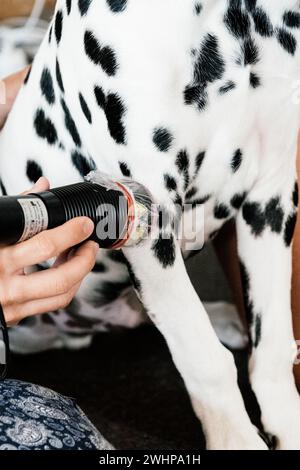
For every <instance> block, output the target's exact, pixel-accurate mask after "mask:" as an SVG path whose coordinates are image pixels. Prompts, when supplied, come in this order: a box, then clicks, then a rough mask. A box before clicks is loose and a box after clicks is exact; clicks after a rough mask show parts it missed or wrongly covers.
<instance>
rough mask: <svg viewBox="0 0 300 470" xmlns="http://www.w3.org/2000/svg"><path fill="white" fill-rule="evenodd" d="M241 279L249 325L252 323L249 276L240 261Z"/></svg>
mask: <svg viewBox="0 0 300 470" xmlns="http://www.w3.org/2000/svg"><path fill="white" fill-rule="evenodd" d="M240 272H241V281H242V286H243V294H244V304H245V310H246V317H247V323H248V325H249V327H250V326H251V325H252V323H253V303H252V301H251V300H250V277H249V274H248V271H247V269H246V266H245V265H244V264H243V263H242V262H241V261H240Z"/></svg>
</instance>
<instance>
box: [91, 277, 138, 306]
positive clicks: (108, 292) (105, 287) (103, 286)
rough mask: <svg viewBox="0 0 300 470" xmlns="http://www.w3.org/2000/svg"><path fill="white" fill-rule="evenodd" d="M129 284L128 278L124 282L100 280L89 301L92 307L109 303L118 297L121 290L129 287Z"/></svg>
mask: <svg viewBox="0 0 300 470" xmlns="http://www.w3.org/2000/svg"><path fill="white" fill-rule="evenodd" d="M130 285H131V284H130V282H129V280H128V281H124V282H110V281H102V282H101V283H100V284H99V286H97V287H96V289H95V291H94V298H93V299H92V302H91V303H92V305H93V306H94V307H101V306H103V305H107V304H110V303H111V302H113V301H114V300H116V299H118V298H119V297H120V295H121V294H122V292H124V290H125V289H127V288H128V287H130Z"/></svg>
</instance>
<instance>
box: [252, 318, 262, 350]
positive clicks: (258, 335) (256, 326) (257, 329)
mask: <svg viewBox="0 0 300 470" xmlns="http://www.w3.org/2000/svg"><path fill="white" fill-rule="evenodd" d="M260 340H261V315H256V316H255V320H254V339H253V346H254V347H255V348H257V347H258V345H259V343H260Z"/></svg>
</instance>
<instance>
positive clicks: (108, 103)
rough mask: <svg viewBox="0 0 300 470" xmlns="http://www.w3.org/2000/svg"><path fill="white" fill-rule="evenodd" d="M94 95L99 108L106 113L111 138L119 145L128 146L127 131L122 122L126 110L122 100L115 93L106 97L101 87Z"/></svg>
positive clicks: (96, 88)
mask: <svg viewBox="0 0 300 470" xmlns="http://www.w3.org/2000/svg"><path fill="white" fill-rule="evenodd" d="M94 94H95V98H96V101H97V103H98V106H99V107H100V108H101V109H103V111H104V112H105V115H106V119H107V125H108V129H109V132H110V135H111V137H112V138H113V139H114V140H115V142H116V143H117V144H126V131H125V127H124V124H123V122H122V121H123V116H124V114H125V112H126V108H125V106H124V104H123V102H122V100H121V98H120V97H119V96H118V95H117V94H115V93H110V94H109V95H108V96H107V97H106V96H105V93H104V91H103V89H102V88H101V87H99V86H96V87H95V88H94Z"/></svg>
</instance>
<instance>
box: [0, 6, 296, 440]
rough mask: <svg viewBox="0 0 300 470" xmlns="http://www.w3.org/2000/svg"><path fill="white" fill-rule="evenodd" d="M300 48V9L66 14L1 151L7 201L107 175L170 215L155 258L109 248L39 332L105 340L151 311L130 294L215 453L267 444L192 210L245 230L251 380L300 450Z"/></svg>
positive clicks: (70, 9) (139, 250)
mask: <svg viewBox="0 0 300 470" xmlns="http://www.w3.org/2000/svg"><path fill="white" fill-rule="evenodd" d="M299 48H300V2H299V0H272V1H269V0H200V1H199V0H58V2H57V7H56V11H55V15H54V18H53V21H52V23H51V25H50V28H49V31H48V34H47V36H46V37H45V39H44V41H43V44H42V46H41V48H40V50H39V52H38V54H37V56H36V58H35V60H34V64H33V66H32V69H31V72H30V73H29V74H28V76H27V78H26V80H25V83H24V86H23V89H22V91H21V93H20V95H19V97H18V99H17V101H16V104H15V107H14V109H13V111H12V113H11V115H10V116H9V119H8V121H7V124H6V127H5V129H4V130H3V132H2V134H1V137H0V154H1V159H0V176H1V188H2V193H3V194H17V193H18V192H20V191H23V189H24V187H25V188H26V187H28V184H29V183H31V182H34V181H36V180H37V178H38V177H40V176H41V175H45V176H47V177H48V178H49V179H50V181H51V184H52V186H53V187H54V186H61V185H65V184H69V183H74V182H79V181H82V178H83V177H84V176H85V175H86V174H87V173H89V171H90V170H93V169H95V168H97V169H99V170H100V171H102V172H105V173H106V174H108V175H111V177H112V178H114V179H120V178H122V177H124V176H126V177H127V178H132V179H134V180H136V181H138V182H139V183H141V184H143V185H144V186H145V187H147V188H148V190H149V191H150V193H151V194H152V196H153V199H154V201H155V202H156V203H157V204H158V205H159V206H160V207H161V208H163V210H164V211H167V212H168V214H169V215H170V217H169V222H168V223H165V224H160V225H159V224H158V225H157V227H152V236H151V237H149V239H147V240H144V242H143V243H141V244H140V245H138V246H136V247H131V248H126V249H124V250H123V251H122V252H120V251H115V252H107V253H103V251H102V252H101V253H100V256H99V261H98V263H97V264H96V266H95V269H94V271H93V272H92V273H91V274H90V275H89V276H88V277H87V279H86V280H85V281H84V283H83V285H82V287H81V290H80V292H79V294H78V296H77V298H76V299H75V300H74V301H73V302H72V304H71V305H70V307H69V308H66V309H65V310H64V311H61V312H59V313H50V314H49V315H47V316H46V317H43V320H42V319H41V320H40V321H41V322H42V323H43V325H41V324H40V326H39V327H40V328H42V326H44V327H45V325H46V326H47V327H48V328H49V337H51V334H52V333H51V332H54V331H56V330H57V329H60V331H62V332H63V334H64V335H65V341H67V340H66V338H68V339H69V340H70V344H71V342H72V341H74V343H73V346H74V347H75V346H76V345H77V346H80V345H83V344H84V342H85V341H88V337H89V336H88V335H90V333H91V331H93V332H94V331H99V330H101V329H105V328H106V327H107V326H109V325H116V324H119V325H126V326H131V327H133V326H135V325H137V324H138V323H139V322H140V321H142V319H143V317H144V315H145V313H144V311H143V308H142V307H141V304H140V303H139V302H138V301H137V298H136V297H135V296H134V295H133V287H132V285H133V286H134V288H135V289H136V291H137V292H138V295H139V298H140V299H141V301H142V304H143V306H144V308H145V311H146V312H147V315H149V317H150V318H151V320H152V321H153V322H154V323H155V325H156V326H157V328H158V329H159V330H160V331H161V333H162V334H163V336H164V338H165V340H166V342H167V344H168V347H169V349H170V351H171V354H172V358H173V360H174V363H175V365H176V367H177V369H178V371H179V372H180V374H181V376H182V378H183V380H184V382H185V385H186V388H187V391H188V393H189V395H190V398H191V402H192V404H193V408H194V411H195V413H196V415H197V417H198V418H199V420H201V423H202V425H203V428H204V432H205V435H206V440H207V447H208V448H209V449H267V445H266V444H265V441H264V440H263V439H262V438H261V436H260V435H259V433H258V431H257V429H256V428H255V427H254V426H253V424H252V423H251V421H250V419H249V417H248V414H247V412H246V409H245V406H244V403H243V399H242V396H241V394H240V391H239V388H238V385H237V371H236V367H235V365H234V360H233V356H232V354H231V353H230V352H229V351H228V350H227V349H226V348H224V346H223V345H222V344H221V343H220V341H219V340H218V339H217V336H216V334H215V332H214V330H213V328H212V325H211V322H210V321H209V318H208V316H207V313H206V311H205V308H204V307H203V305H202V303H201V301H200V300H199V298H198V296H197V295H196V292H195V290H194V288H193V286H192V284H191V281H190V279H189V277H188V274H187V272H186V268H185V264H184V256H185V255H186V253H184V250H183V249H182V240H179V239H178V237H177V236H176V232H175V229H174V223H173V222H174V218H176V217H178V210H177V207H178V205H179V206H185V205H186V204H189V209H187V211H186V210H184V211H182V212H181V213H180V215H179V217H180V220H181V222H182V221H183V220H184V218H185V217H186V213H187V212H189V210H192V211H193V214H194V215H195V217H196V218H197V217H199V218H200V217H201V216H202V215H203V214H204V235H205V239H206V240H209V239H210V238H211V237H212V236H213V235H214V234H215V233H216V232H217V231H218V230H219V229H220V228H221V227H222V225H223V224H224V223H225V222H227V221H228V220H229V219H233V218H234V219H235V220H236V226H237V234H238V251H239V257H240V261H241V272H242V277H243V283H244V290H245V301H246V307H247V312H248V321H249V331H250V337H251V353H250V363H249V371H250V380H251V384H252V387H253V390H254V392H255V394H256V397H257V400H258V402H259V405H260V408H261V415H262V423H263V426H264V430H265V431H266V432H267V433H270V434H271V435H273V436H275V437H276V441H277V448H278V449H299V448H300V400H299V396H298V393H297V390H296V387H295V383H294V379H293V374H292V367H293V360H294V357H295V342H294V338H293V331H292V322H291V304H290V281H291V244H292V238H293V232H294V227H295V223H296V215H297V205H298V190H297V184H296V165H295V160H296V146H297V132H298V128H299V106H298V105H297V90H296V84H297V79H299V77H300V54H299V50H300V49H299ZM175 207H176V209H175ZM128 267H129V270H128ZM128 272H130V274H131V277H129V274H128ZM132 281H133V283H132ZM39 327H36V330H35V331H36V334H37V335H38V328H39ZM20 328H22V327H20ZM27 328H29V326H28V325H27ZM53 334H54V333H53ZM84 334H85V335H86V336H83V335H84ZM25 336H26V335H25ZM25 336H24V337H25ZM57 338H58V337H57V336H56V337H55V341H58V339H57ZM30 340H32V337H30ZM24 341H26V339H25V340H24ZM49 341H50V340H49ZM60 341H63V340H62V339H61V338H60ZM50 342H51V341H50ZM49 344H50V343H49ZM53 344H54V343H53ZM53 344H51V346H53ZM56 346H57V347H58V346H59V344H57V345H56Z"/></svg>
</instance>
